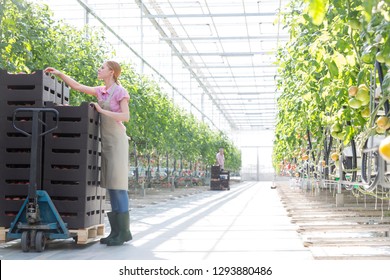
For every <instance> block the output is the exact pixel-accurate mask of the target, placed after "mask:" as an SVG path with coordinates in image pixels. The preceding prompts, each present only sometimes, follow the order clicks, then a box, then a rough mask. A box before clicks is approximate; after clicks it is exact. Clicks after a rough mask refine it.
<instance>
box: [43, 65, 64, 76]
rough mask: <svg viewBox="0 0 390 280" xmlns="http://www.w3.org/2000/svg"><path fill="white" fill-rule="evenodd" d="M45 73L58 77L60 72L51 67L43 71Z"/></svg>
mask: <svg viewBox="0 0 390 280" xmlns="http://www.w3.org/2000/svg"><path fill="white" fill-rule="evenodd" d="M43 71H44V72H45V73H51V74H53V75H56V76H59V75H60V74H61V71H59V70H57V69H55V68H53V67H47V68H46V69H45V70H43Z"/></svg>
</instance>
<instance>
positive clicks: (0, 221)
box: [0, 198, 25, 228]
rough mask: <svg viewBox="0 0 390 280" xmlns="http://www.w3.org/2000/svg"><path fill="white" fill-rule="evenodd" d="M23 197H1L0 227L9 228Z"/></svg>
mask: <svg viewBox="0 0 390 280" xmlns="http://www.w3.org/2000/svg"><path fill="white" fill-rule="evenodd" d="M24 201H25V199H3V198H2V199H1V200H0V227H5V228H9V227H10V225H11V222H13V221H14V220H15V217H16V215H17V214H18V213H19V210H20V208H21V207H22V205H23V203H24Z"/></svg>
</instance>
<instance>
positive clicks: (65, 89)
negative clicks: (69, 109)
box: [62, 82, 70, 105]
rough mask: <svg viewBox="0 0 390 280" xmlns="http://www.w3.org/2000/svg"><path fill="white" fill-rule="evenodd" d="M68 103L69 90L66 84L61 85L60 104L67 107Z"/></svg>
mask: <svg viewBox="0 0 390 280" xmlns="http://www.w3.org/2000/svg"><path fill="white" fill-rule="evenodd" d="M69 102H70V89H69V86H68V85H67V84H65V83H64V82H63V83H62V104H63V105H69Z"/></svg>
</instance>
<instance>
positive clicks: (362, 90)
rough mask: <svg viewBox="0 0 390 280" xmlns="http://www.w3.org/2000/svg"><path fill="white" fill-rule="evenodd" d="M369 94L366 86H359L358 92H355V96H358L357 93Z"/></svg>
mask: <svg viewBox="0 0 390 280" xmlns="http://www.w3.org/2000/svg"><path fill="white" fill-rule="evenodd" d="M359 92H360V93H369V92H370V89H369V88H368V86H367V85H366V84H360V85H359V86H358V91H357V93H356V94H358V93H359Z"/></svg>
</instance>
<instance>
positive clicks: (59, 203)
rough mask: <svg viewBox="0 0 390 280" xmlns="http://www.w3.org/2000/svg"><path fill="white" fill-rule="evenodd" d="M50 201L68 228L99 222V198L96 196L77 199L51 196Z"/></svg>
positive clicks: (87, 225) (83, 226) (82, 226)
mask: <svg viewBox="0 0 390 280" xmlns="http://www.w3.org/2000/svg"><path fill="white" fill-rule="evenodd" d="M52 201H53V203H54V205H55V207H56V209H57V211H58V212H59V214H60V216H61V217H62V219H63V221H64V222H65V223H67V224H68V228H69V229H80V228H86V227H89V226H92V225H96V224H98V223H99V220H100V215H101V210H100V200H97V199H96V197H94V196H91V197H85V198H83V199H79V200H66V199H64V198H56V197H54V198H52Z"/></svg>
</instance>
